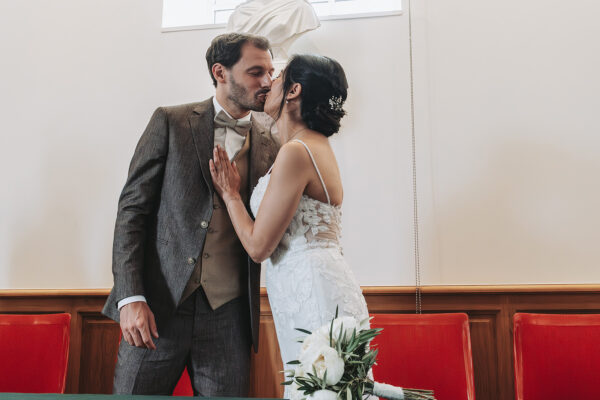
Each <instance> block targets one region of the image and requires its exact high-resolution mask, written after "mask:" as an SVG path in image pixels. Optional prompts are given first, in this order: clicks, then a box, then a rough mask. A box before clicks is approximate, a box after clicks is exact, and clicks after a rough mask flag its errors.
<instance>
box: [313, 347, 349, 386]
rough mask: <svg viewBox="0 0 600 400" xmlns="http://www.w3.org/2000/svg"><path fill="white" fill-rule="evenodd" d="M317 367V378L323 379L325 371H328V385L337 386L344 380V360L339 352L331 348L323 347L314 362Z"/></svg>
mask: <svg viewBox="0 0 600 400" xmlns="http://www.w3.org/2000/svg"><path fill="white" fill-rule="evenodd" d="M312 365H313V366H314V367H315V371H316V372H317V376H318V377H319V378H320V379H323V377H324V376H325V371H327V379H326V383H327V384H328V385H335V384H336V383H338V382H339V381H340V379H342V376H343V375H344V360H343V359H342V358H341V357H340V356H339V354H338V352H337V351H335V350H334V349H332V348H331V347H329V346H322V347H321V348H320V349H319V351H318V353H317V358H316V359H315V360H314V361H313V362H312Z"/></svg>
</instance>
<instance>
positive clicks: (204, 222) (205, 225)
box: [200, 221, 208, 229]
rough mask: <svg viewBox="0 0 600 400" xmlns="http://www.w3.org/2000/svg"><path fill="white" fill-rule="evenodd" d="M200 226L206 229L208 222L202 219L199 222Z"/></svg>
mask: <svg viewBox="0 0 600 400" xmlns="http://www.w3.org/2000/svg"><path fill="white" fill-rule="evenodd" d="M200 226H201V227H202V228H203V229H206V228H208V222H206V221H202V222H200Z"/></svg>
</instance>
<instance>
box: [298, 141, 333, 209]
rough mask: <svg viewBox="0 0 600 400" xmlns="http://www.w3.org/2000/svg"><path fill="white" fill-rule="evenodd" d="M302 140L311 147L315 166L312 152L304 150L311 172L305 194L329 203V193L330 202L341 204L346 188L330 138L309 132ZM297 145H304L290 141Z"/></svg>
mask: <svg viewBox="0 0 600 400" xmlns="http://www.w3.org/2000/svg"><path fill="white" fill-rule="evenodd" d="M302 142H304V143H305V144H306V146H307V147H308V148H309V149H310V152H311V153H312V157H313V158H314V163H315V164H316V166H317V168H318V170H317V168H315V166H314V164H313V162H312V160H311V157H310V154H309V152H308V151H307V150H303V151H304V152H305V154H306V163H305V166H304V168H306V169H307V172H308V173H309V176H310V180H309V182H308V184H307V185H306V188H305V189H304V194H305V195H306V196H308V197H310V198H313V199H315V200H318V201H320V202H323V203H328V199H327V194H329V203H331V204H332V205H336V206H339V205H341V204H342V201H343V199H344V189H343V187H342V179H341V176H340V170H339V167H338V163H337V160H336V158H335V154H334V152H333V149H332V148H331V145H330V144H329V140H328V139H327V138H326V137H324V136H323V135H321V134H319V133H308V134H307V135H306V136H304V137H303V138H302ZM290 144H293V145H295V146H303V145H302V143H300V142H293V141H292V142H290ZM319 172H320V174H321V177H322V178H323V184H324V185H325V187H326V190H327V192H326V191H325V189H324V188H323V184H322V183H321V179H320V178H319Z"/></svg>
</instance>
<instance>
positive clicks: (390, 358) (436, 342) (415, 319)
mask: <svg viewBox="0 0 600 400" xmlns="http://www.w3.org/2000/svg"><path fill="white" fill-rule="evenodd" d="M372 316H373V317H374V318H373V319H372V320H371V327H372V328H383V332H381V333H380V334H379V336H377V337H376V338H375V339H374V340H373V342H372V344H371V346H376V348H377V349H378V350H379V352H378V354H377V364H376V365H375V366H374V367H373V375H374V377H375V380H376V381H377V382H382V383H388V384H391V385H395V386H400V387H404V388H418V389H430V390H433V391H434V396H435V398H436V399H437V400H474V399H475V386H474V380H473V361H472V356H471V338H470V334H469V318H468V317H467V314H374V315H372Z"/></svg>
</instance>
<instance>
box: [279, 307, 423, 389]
mask: <svg viewBox="0 0 600 400" xmlns="http://www.w3.org/2000/svg"><path fill="white" fill-rule="evenodd" d="M368 321H369V319H366V320H365V321H362V322H360V323H358V322H357V321H356V320H355V319H354V318H352V317H340V318H337V310H336V317H335V318H334V319H333V320H332V321H331V324H329V325H325V326H322V327H321V328H319V329H318V330H316V331H314V332H310V331H307V330H304V329H298V330H299V331H300V332H303V333H305V334H307V335H308V336H307V337H305V338H304V339H302V340H301V343H302V349H301V351H300V356H299V357H300V359H299V360H294V361H290V362H288V363H287V364H289V365H292V366H293V367H294V368H293V369H287V370H285V371H284V372H285V374H286V377H287V378H289V379H288V380H287V381H286V382H283V385H291V388H292V395H291V397H292V400H301V399H306V400H363V397H364V396H366V395H375V396H381V397H384V398H386V399H389V400H435V397H433V392H432V391H431V390H420V389H403V388H399V387H396V386H392V385H387V384H384V383H379V382H374V381H373V379H372V374H371V367H372V366H373V364H375V360H376V357H377V350H376V349H375V350H373V349H370V348H369V343H370V342H371V340H372V339H373V338H374V337H375V336H377V335H379V333H380V332H381V331H382V329H369V328H368Z"/></svg>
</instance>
